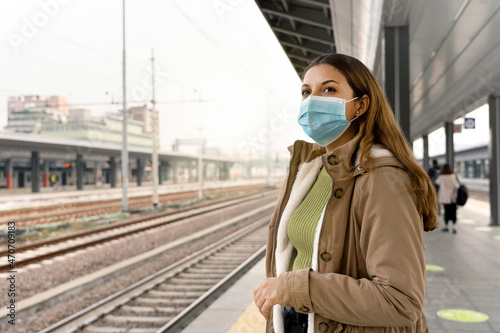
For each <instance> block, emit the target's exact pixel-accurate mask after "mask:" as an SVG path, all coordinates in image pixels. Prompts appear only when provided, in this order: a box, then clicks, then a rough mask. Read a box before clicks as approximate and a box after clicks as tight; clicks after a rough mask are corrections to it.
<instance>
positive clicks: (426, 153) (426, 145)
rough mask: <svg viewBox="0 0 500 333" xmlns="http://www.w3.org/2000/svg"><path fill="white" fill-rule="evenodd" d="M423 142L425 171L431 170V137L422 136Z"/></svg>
mask: <svg viewBox="0 0 500 333" xmlns="http://www.w3.org/2000/svg"><path fill="white" fill-rule="evenodd" d="M422 141H424V165H423V168H424V170H425V171H427V170H429V168H430V167H431V164H430V163H429V136H428V135H427V134H426V135H424V136H422Z"/></svg>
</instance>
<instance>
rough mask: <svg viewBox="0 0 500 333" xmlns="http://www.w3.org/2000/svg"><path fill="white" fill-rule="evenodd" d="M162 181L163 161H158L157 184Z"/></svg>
mask: <svg viewBox="0 0 500 333" xmlns="http://www.w3.org/2000/svg"><path fill="white" fill-rule="evenodd" d="M162 182H163V162H162V161H159V162H158V184H159V185H161V184H162Z"/></svg>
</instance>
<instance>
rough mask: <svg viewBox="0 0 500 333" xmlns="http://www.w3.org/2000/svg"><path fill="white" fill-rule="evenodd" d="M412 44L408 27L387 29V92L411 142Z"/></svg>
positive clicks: (400, 124) (399, 121) (402, 127)
mask: <svg viewBox="0 0 500 333" xmlns="http://www.w3.org/2000/svg"><path fill="white" fill-rule="evenodd" d="M409 50H410V42H409V34H408V26H399V27H385V71H386V72H385V92H386V94H387V97H388V99H389V103H390V104H391V107H392V110H393V112H394V115H395V116H396V120H397V121H398V123H399V126H400V127H401V129H402V130H403V133H404V135H405V137H406V139H407V141H408V142H410V51H409Z"/></svg>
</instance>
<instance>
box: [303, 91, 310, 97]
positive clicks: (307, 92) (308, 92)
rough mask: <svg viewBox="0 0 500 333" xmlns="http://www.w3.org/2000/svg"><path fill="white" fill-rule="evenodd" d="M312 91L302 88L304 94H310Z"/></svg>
mask: <svg viewBox="0 0 500 333" xmlns="http://www.w3.org/2000/svg"><path fill="white" fill-rule="evenodd" d="M310 93H311V92H310V91H309V90H302V96H305V95H309V94H310Z"/></svg>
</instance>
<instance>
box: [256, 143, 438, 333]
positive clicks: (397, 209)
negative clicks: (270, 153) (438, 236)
mask: <svg viewBox="0 0 500 333" xmlns="http://www.w3.org/2000/svg"><path fill="white" fill-rule="evenodd" d="M360 140H361V138H360V136H359V135H358V136H357V137H355V138H354V139H353V140H351V141H350V142H348V143H346V144H345V145H343V146H341V147H338V148H337V149H335V150H334V151H333V152H332V154H331V155H327V154H326V150H325V149H324V148H322V147H321V146H319V145H317V144H310V143H307V142H304V141H296V142H295V143H294V145H293V146H291V147H289V150H290V151H291V153H292V155H291V161H290V169H289V175H288V177H287V180H286V182H285V184H284V186H283V188H282V190H281V192H280V194H279V197H278V200H277V203H276V207H275V210H274V213H273V216H272V218H271V222H270V225H269V233H268V240H267V253H266V274H267V276H268V277H271V276H277V275H279V277H278V303H279V305H276V306H275V307H274V309H273V310H271V319H270V320H269V321H268V322H267V332H276V333H281V332H282V330H283V327H282V326H283V324H282V322H283V320H282V309H283V307H284V306H293V307H294V308H295V310H296V311H298V312H301V313H306V314H309V331H308V332H319V333H339V332H359V333H361V332H391V333H396V332H398V333H402V332H405V333H409V332H412V333H413V332H419V333H420V332H429V329H428V326H427V320H426V318H425V316H424V314H423V304H424V298H425V276H426V275H425V274H426V271H425V258H424V238H423V223H422V218H421V216H420V215H419V213H418V211H417V208H416V200H417V198H416V196H415V195H414V193H413V192H411V191H409V188H410V180H409V177H408V175H407V173H406V171H404V170H403V166H402V165H401V164H400V163H399V162H398V161H397V160H396V159H395V158H394V157H392V154H390V152H389V151H388V150H386V149H379V150H378V152H377V151H376V150H374V149H372V150H371V151H370V153H371V156H372V157H374V163H373V166H374V170H373V172H371V173H366V172H365V171H364V170H363V169H362V168H361V166H357V162H356V160H357V158H358V157H357V154H356V153H357V151H358V146H359V142H360ZM380 152H382V153H380ZM322 165H324V167H325V168H326V170H327V172H328V173H329V174H330V176H331V178H332V180H333V183H332V193H331V196H330V198H329V200H328V203H327V205H326V207H325V211H324V212H323V216H322V218H321V219H320V221H319V222H318V229H317V231H316V240H315V248H314V251H313V252H314V254H313V267H312V268H311V269H300V270H296V271H293V272H290V271H288V265H289V261H290V258H291V251H292V249H293V246H292V245H291V244H290V242H289V240H288V237H287V236H286V225H287V223H288V220H289V218H290V216H291V213H293V210H295V208H296V207H298V205H299V204H300V202H301V201H302V199H303V197H304V196H305V195H306V194H307V192H308V191H309V189H310V187H311V186H312V184H313V183H314V180H315V179H316V175H317V172H319V170H320V167H321V166H322Z"/></svg>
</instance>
